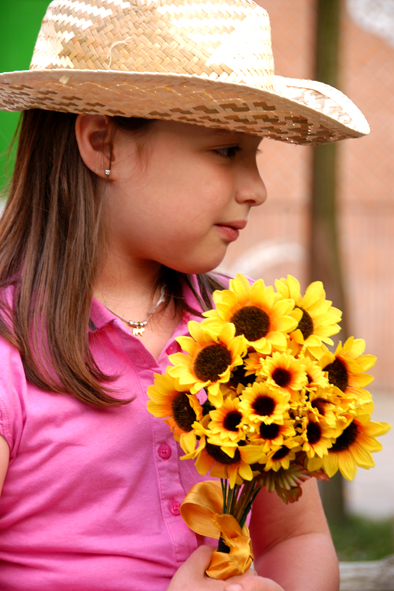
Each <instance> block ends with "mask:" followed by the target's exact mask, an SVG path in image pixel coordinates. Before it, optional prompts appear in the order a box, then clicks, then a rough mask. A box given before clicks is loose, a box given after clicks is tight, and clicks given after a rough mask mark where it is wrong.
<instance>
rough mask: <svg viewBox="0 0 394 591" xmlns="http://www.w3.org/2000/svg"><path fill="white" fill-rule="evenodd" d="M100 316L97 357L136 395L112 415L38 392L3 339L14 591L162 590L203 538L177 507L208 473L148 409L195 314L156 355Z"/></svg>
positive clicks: (4, 566)
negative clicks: (150, 394)
mask: <svg viewBox="0 0 394 591" xmlns="http://www.w3.org/2000/svg"><path fill="white" fill-rule="evenodd" d="M185 297H186V298H187V301H188V302H189V304H191V305H192V306H196V302H195V301H194V298H193V296H192V294H191V293H186V294H185ZM91 318H92V321H93V323H94V325H95V329H94V330H91V331H90V334H89V339H90V345H91V350H92V352H93V355H94V358H95V360H96V362H97V363H98V365H99V367H100V368H101V369H102V370H103V371H104V372H106V373H111V374H116V375H117V376H118V378H117V379H116V381H115V382H114V384H113V386H114V387H115V388H116V390H117V392H118V394H117V396H118V397H124V398H128V397H131V396H134V398H135V399H134V401H133V402H132V403H130V404H128V405H126V406H123V407H118V408H112V409H106V410H103V409H98V408H93V407H89V406H87V405H85V404H82V403H81V402H79V401H78V400H76V399H74V398H73V397H72V396H67V395H61V394H54V393H51V392H44V391H42V390H40V389H39V388H37V387H35V386H33V385H32V384H31V383H29V382H28V381H27V380H26V377H25V374H24V371H23V366H22V363H21V359H20V355H19V353H18V351H17V350H16V349H15V348H13V347H12V346H11V345H9V344H8V343H7V342H5V341H4V340H2V339H0V360H1V361H0V363H1V370H0V433H1V434H2V435H3V437H5V439H6V440H7V442H8V445H9V447H10V464H9V469H8V472H7V476H6V480H5V483H4V487H3V492H2V495H1V498H0V589H1V590H4V591H66V590H67V591H145V590H146V591H164V590H165V589H166V588H167V585H168V583H169V581H170V579H171V577H172V576H173V574H174V572H175V571H176V570H177V568H178V567H179V566H180V565H181V564H182V563H183V562H184V561H185V560H186V559H187V557H188V556H189V555H190V554H191V553H192V552H193V550H195V549H196V548H197V546H198V545H199V544H200V543H202V541H203V539H202V538H200V539H199V538H198V536H196V535H195V534H194V533H193V532H192V531H191V530H190V529H189V528H188V527H187V526H186V525H185V523H184V522H183V520H182V517H181V516H180V513H179V506H180V503H181V502H182V500H183V499H184V497H185V494H186V493H187V492H188V491H189V490H190V488H191V486H192V485H193V484H194V483H195V482H196V481H198V480H203V478H201V477H199V475H198V474H197V471H196V469H195V467H194V464H193V462H192V461H181V460H180V456H181V455H182V451H181V449H180V448H179V445H178V444H177V443H176V442H175V441H174V439H173V436H172V433H171V432H170V429H169V427H168V426H167V425H166V424H165V423H164V421H162V420H161V419H158V418H155V417H153V416H152V415H150V414H149V413H148V411H147V409H146V402H147V395H146V391H147V388H148V386H149V385H150V384H152V382H153V379H154V376H153V374H154V373H155V372H156V373H157V372H160V371H164V369H165V367H166V366H167V365H168V355H170V354H171V353H174V352H176V351H179V350H180V349H179V346H178V344H177V343H176V341H175V340H174V339H175V337H176V336H179V335H184V334H187V321H188V320H189V319H190V318H191V317H185V318H184V320H183V321H182V322H181V323H180V324H179V326H178V327H177V328H176V330H175V332H174V335H173V337H172V338H171V339H170V340H169V341H168V343H167V344H166V346H165V347H164V350H163V351H162V353H161V355H160V358H159V359H158V360H157V361H156V360H155V359H154V358H153V357H152V355H151V354H150V353H149V352H148V351H147V350H146V349H145V347H144V344H143V339H141V338H139V337H134V336H133V335H132V334H131V333H130V331H129V330H128V329H127V328H125V326H124V325H123V324H122V322H121V321H120V320H118V319H117V318H115V317H114V316H113V315H112V314H111V313H110V312H109V311H108V310H107V309H106V308H105V307H104V306H103V305H102V304H100V303H99V302H97V301H94V302H93V305H92V314H91ZM207 478H209V476H208V477H207Z"/></svg>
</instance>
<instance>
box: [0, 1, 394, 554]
mask: <svg viewBox="0 0 394 591" xmlns="http://www.w3.org/2000/svg"><path fill="white" fill-rule="evenodd" d="M258 3H259V4H260V5H261V6H263V7H264V8H265V9H266V10H267V11H268V13H269V15H270V19H271V28H272V41H273V51H274V58H275V72H276V74H279V75H281V76H288V77H291V78H305V79H309V78H312V79H318V80H321V81H324V82H327V83H331V84H333V85H335V86H337V87H338V88H339V89H340V90H342V91H343V92H344V93H346V94H347V95H348V96H349V97H350V98H351V99H352V100H353V101H354V102H355V103H356V105H357V106H358V107H359V108H360V109H361V111H362V112H363V113H364V115H365V116H366V118H367V120H368V122H369V124H370V126H371V134H370V135H369V136H367V137H365V138H363V139H358V140H346V141H343V142H340V143H339V144H338V145H337V146H335V147H334V146H328V147H321V148H318V149H316V148H311V147H303V146H293V145H286V144H282V143H281V142H274V141H269V140H266V141H263V143H262V145H261V149H262V154H261V156H260V157H259V167H260V171H261V174H262V177H263V179H264V181H265V183H266V186H267V189H268V195H269V197H268V201H267V203H266V204H265V205H264V206H263V207H262V208H259V209H258V210H255V211H253V215H252V216H251V219H250V221H249V224H248V230H247V232H245V233H243V234H241V237H240V239H239V240H238V241H237V242H236V243H235V244H233V245H231V247H230V249H229V251H228V254H227V256H226V259H225V260H224V262H223V265H222V267H221V268H222V269H223V270H224V271H226V272H230V273H236V272H238V271H239V272H243V273H245V274H247V275H249V276H250V277H253V278H259V277H262V278H263V279H264V280H265V282H266V284H273V282H274V280H275V279H277V278H280V277H285V276H286V275H288V274H291V275H294V276H296V277H297V278H298V279H299V280H300V282H301V284H302V286H303V287H304V288H305V287H306V285H307V284H308V283H309V282H310V281H311V280H322V281H323V282H324V284H325V287H326V291H327V294H328V297H329V299H332V300H333V302H334V305H335V306H336V307H339V308H341V309H343V311H344V322H343V326H344V329H345V333H346V334H347V335H348V336H349V335H354V336H355V337H356V338H360V337H362V338H363V339H365V341H366V353H371V354H373V355H376V356H377V363H376V365H375V367H374V368H373V370H372V372H371V373H373V375H374V376H375V380H374V382H373V383H372V384H371V386H370V387H369V389H370V391H371V392H372V394H373V396H374V400H375V413H374V416H373V419H374V420H376V421H388V422H390V423H391V424H394V381H393V366H394V346H393V341H392V340H391V339H392V338H393V337H394V273H393V271H392V267H393V263H392V258H393V255H394V199H393V191H394V163H393V155H394V75H393V74H394V0H297V1H294V0H261V1H259V2H258ZM48 4H49V2H48V0H14V1H13V2H9V0H0V5H1V8H2V19H1V21H0V71H12V70H18V69H19V70H23V69H27V68H28V66H29V61H30V58H31V54H32V50H33V46H34V43H35V39H36V36H37V33H38V30H39V27H40V23H41V19H42V17H43V15H44V13H45V10H46V8H47V6H48ZM17 121H18V114H15V113H0V153H1V154H2V156H1V157H0V187H5V185H6V179H7V155H6V154H5V153H4V152H5V150H6V149H7V147H8V145H9V143H10V141H11V139H12V136H13V133H14V130H15V128H16V125H17ZM10 169H12V158H11V160H10V162H9V164H8V172H9V170H10ZM321 204H324V207H323V208H322V207H321ZM326 204H328V205H326ZM327 246H329V247H328V248H327ZM339 336H340V338H341V339H345V338H346V336H345V334H342V333H341V334H340V335H339ZM381 442H382V444H383V448H384V449H383V451H382V452H379V453H377V454H375V456H374V457H375V462H376V467H375V468H374V469H372V470H368V471H367V470H361V469H360V470H359V471H358V473H357V476H356V479H355V480H354V481H353V482H351V483H348V482H343V481H342V479H340V481H339V479H336V482H335V483H334V490H333V491H324V490H323V491H322V495H323V498H324V503H325V507H326V512H327V514H328V515H329V518H330V523H331V524H332V527H333V530H334V529H335V528H336V527H337V525H338V524H339V525H340V524H341V523H342V524H343V523H346V524H347V527H346V528H345V529H346V530H347V531H348V532H350V531H351V529H352V527H353V526H354V527H356V526H355V525H354V524H356V525H357V523H358V526H357V527H364V529H363V532H364V533H365V541H361V547H360V548H356V549H355V550H354V551H353V553H350V554H349V553H348V554H346V548H345V550H344V552H345V553H344V554H343V556H344V558H350V559H364V558H376V557H377V558H379V557H381V556H382V555H385V554H387V553H390V552H393V551H394V550H393V547H392V543H393V542H392V532H393V518H394V469H393V468H394V466H393V464H394V460H393V452H394V431H391V432H390V433H388V434H387V435H385V436H384V437H382V438H381ZM338 481H339V482H338ZM357 516H358V517H357ZM370 520H372V522H373V524H375V525H376V527H375V529H374V530H373V531H374V532H375V534H376V537H377V538H379V540H380V541H381V540H382V538H384V539H385V540H386V545H385V546H384V548H382V549H381V550H380V554H379V555H376V554H373V553H372V554H371V553H369V552H368V551H367V550H366V549H365V547H364V546H365V544H367V539H368V540H369V542H370V541H371V530H369V529H368V527H369V526H370ZM360 524H361V525H360ZM373 524H372V527H373ZM379 527H380V528H381V529H377V528H379ZM360 531H361V530H360V529H358V530H357V528H356V533H355V537H356V538H359V540H360V539H361V538H362V535H361V534H360ZM338 536H339V538H338V540H339V541H337V543H338V546H339V545H341V543H342V542H341V540H345V537H346V532H345V530H344V529H343V528H342V529H340V530H339V534H338ZM372 537H373V536H372ZM346 544H351V542H347V541H346V540H345V541H344V545H345V546H346ZM363 544H364V546H363ZM373 545H374V546H375V550H376V545H377V541H376V540H375V541H374V542H373ZM341 551H342V550H341ZM349 552H350V550H349Z"/></svg>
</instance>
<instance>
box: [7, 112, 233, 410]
mask: <svg viewBox="0 0 394 591" xmlns="http://www.w3.org/2000/svg"><path fill="white" fill-rule="evenodd" d="M76 117H77V115H76V114H72V113H59V112H53V111H42V110H31V111H25V112H24V113H23V114H22V118H21V122H20V126H19V128H20V129H19V143H18V149H17V155H16V163H15V168H14V174H13V178H12V181H11V185H10V189H9V197H8V201H7V205H6V208H5V211H4V213H3V215H2V217H1V220H0V286H1V287H2V288H5V287H7V286H13V289H14V296H13V301H12V302H9V301H5V299H4V297H3V296H2V297H1V298H0V335H1V336H3V337H4V338H5V339H7V340H8V341H9V342H10V343H11V344H13V345H14V346H15V347H17V348H18V349H19V351H20V354H21V358H22V361H23V365H24V369H25V373H26V377H27V379H28V380H30V382H32V383H33V384H35V385H36V386H38V387H39V388H41V389H44V390H49V391H53V392H59V393H68V394H71V395H73V396H75V397H76V398H78V399H79V400H81V401H82V402H85V403H87V404H91V405H95V406H116V405H120V404H125V403H126V402H128V401H125V400H119V399H117V398H116V397H115V396H113V394H114V390H113V389H111V386H110V384H111V381H113V380H114V379H115V376H111V375H106V374H104V373H103V372H102V371H101V370H100V369H99V367H98V366H97V364H96V363H95V361H94V358H93V355H92V353H91V351H90V348H89V343H88V326H89V314H90V309H91V303H92V296H93V287H94V284H95V281H96V278H97V274H98V272H99V269H100V263H101V261H102V257H103V254H104V249H105V231H104V224H103V216H102V212H103V196H102V195H101V192H100V191H98V190H97V177H96V175H95V174H94V173H93V172H91V171H90V170H89V169H88V168H87V167H86V166H85V164H84V163H83V161H82V158H81V156H80V153H79V149H78V144H77V141H76V136H75V120H76ZM113 123H114V129H115V130H116V128H120V129H123V130H124V131H126V132H130V133H134V134H136V135H137V136H138V135H139V136H141V137H142V136H143V135H144V134H145V133H146V132H147V131H148V130H149V128H150V126H151V124H152V122H151V121H148V120H145V119H123V118H121V117H114V118H113ZM164 282H165V283H166V285H167V289H168V292H169V297H168V299H167V304H168V303H169V301H171V300H173V301H174V304H175V307H176V310H181V311H184V310H187V311H191V312H194V313H196V312H197V313H198V311H196V310H192V309H190V308H189V306H188V305H187V304H186V302H185V300H184V298H183V295H182V294H183V284H184V283H186V284H187V285H189V287H190V288H191V289H192V291H193V292H194V294H195V296H196V298H197V300H198V301H199V303H200V305H201V307H202V308H205V309H207V308H209V307H210V305H211V299H210V296H211V294H212V292H213V290H215V289H220V288H221V287H222V285H221V284H220V283H219V282H218V281H217V280H216V279H215V278H213V277H211V276H209V275H200V276H199V277H198V283H199V290H198V291H199V293H198V292H196V290H195V289H194V288H193V284H192V282H191V278H190V277H189V276H187V275H183V274H181V273H178V272H176V271H173V270H170V269H166V268H163V269H162V272H161V275H160V277H159V278H158V284H159V283H164ZM2 293H3V294H4V289H3V290H2ZM53 372H54V373H53Z"/></svg>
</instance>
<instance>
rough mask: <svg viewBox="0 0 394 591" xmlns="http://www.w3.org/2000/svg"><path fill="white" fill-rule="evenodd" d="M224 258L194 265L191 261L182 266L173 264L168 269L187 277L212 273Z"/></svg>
mask: <svg viewBox="0 0 394 591" xmlns="http://www.w3.org/2000/svg"><path fill="white" fill-rule="evenodd" d="M223 258H224V257H218V258H217V259H216V260H211V261H204V262H203V263H201V262H200V263H196V264H193V263H192V262H191V261H190V262H186V261H185V263H184V264H183V265H182V264H179V263H178V264H177V263H174V264H173V265H170V268H171V269H173V270H174V271H178V272H179V273H185V274H187V275H201V274H202V273H209V272H210V271H214V270H215V269H216V268H217V267H218V266H219V265H220V263H221V262H222V261H223Z"/></svg>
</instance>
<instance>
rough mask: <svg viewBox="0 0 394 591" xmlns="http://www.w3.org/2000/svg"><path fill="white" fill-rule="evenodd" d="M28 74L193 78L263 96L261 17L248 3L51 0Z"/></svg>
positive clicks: (266, 66) (266, 83) (265, 41)
mask: <svg viewBox="0 0 394 591" xmlns="http://www.w3.org/2000/svg"><path fill="white" fill-rule="evenodd" d="M30 69H31V70H53V69H72V70H74V69H78V70H81V69H82V70H85V69H86V70H112V71H118V72H155V73H163V74H181V75H188V76H190V75H192V76H193V75H195V76H199V77H200V78H208V79H210V80H221V81H226V82H236V83H241V84H242V83H243V84H248V85H251V86H254V87H260V88H266V89H268V90H270V89H272V80H273V69H274V68H273V57H272V49H271V34H270V24H269V18H268V14H267V12H266V11H265V10H264V9H263V8H261V7H260V6H258V5H257V4H255V2H252V1H251V0H234V1H233V2H228V0H215V1H207V0H173V1H172V2H171V1H168V0H54V1H53V2H51V4H50V5H49V7H48V9H47V12H46V15H45V17H44V20H43V22H42V26H41V30H40V33H39V35H38V38H37V42H36V46H35V49H34V53H33V58H32V61H31V64H30Z"/></svg>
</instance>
